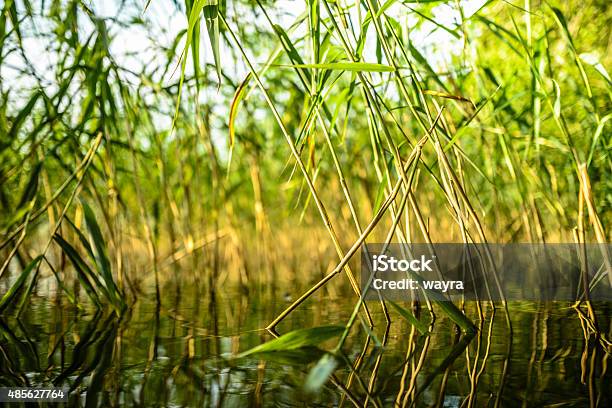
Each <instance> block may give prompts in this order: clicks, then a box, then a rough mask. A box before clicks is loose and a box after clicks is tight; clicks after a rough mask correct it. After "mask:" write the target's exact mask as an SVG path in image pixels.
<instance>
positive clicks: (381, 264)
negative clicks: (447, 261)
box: [372, 255, 433, 272]
mask: <svg viewBox="0 0 612 408" xmlns="http://www.w3.org/2000/svg"><path fill="white" fill-rule="evenodd" d="M432 262H433V259H427V258H426V257H425V255H421V259H397V258H395V257H392V256H387V255H374V256H373V257H372V267H373V268H374V272H387V271H392V272H396V271H400V272H407V271H412V272H425V271H432V269H431V266H430V265H431V263H432Z"/></svg>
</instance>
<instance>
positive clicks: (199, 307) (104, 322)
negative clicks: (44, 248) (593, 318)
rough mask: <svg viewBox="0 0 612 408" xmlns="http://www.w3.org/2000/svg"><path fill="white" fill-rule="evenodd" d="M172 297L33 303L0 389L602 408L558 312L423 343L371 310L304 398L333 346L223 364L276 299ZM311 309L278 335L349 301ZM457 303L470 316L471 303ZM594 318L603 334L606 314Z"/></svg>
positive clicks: (88, 396) (3, 343)
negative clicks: (92, 306)
mask: <svg viewBox="0 0 612 408" xmlns="http://www.w3.org/2000/svg"><path fill="white" fill-rule="evenodd" d="M189 290H194V291H195V293H190V292H189ZM177 293H178V292H177ZM180 293H181V295H179V296H176V297H175V298H172V299H167V300H165V301H164V304H163V306H162V307H160V308H159V307H157V306H156V303H155V302H154V300H149V299H145V298H143V299H141V300H139V301H138V302H137V303H136V304H134V305H133V307H132V308H131V309H129V310H128V311H127V312H126V313H125V314H124V315H123V316H122V317H120V318H117V317H116V316H115V315H114V314H112V313H109V314H106V313H103V312H97V313H88V312H87V311H83V310H77V309H75V308H73V307H71V306H62V305H60V304H58V303H57V302H56V303H51V302H50V301H49V300H47V299H43V298H37V299H33V300H32V304H31V306H30V310H29V311H28V313H24V314H22V316H21V318H20V319H16V318H13V317H4V318H2V319H0V386H43V385H44V386H52V385H54V386H58V387H63V388H66V389H69V390H70V397H69V398H70V400H69V402H68V404H67V405H68V406H87V407H97V406H103V407H108V406H124V405H127V406H147V407H148V406H160V407H162V406H227V407H234V406H254V407H255V406H366V405H367V406H374V407H388V406H398V407H399V406H408V407H411V406H419V407H420V406H428V407H468V406H487V407H498V406H499V407H502V406H512V407H514V406H550V407H553V406H554V407H570V406H591V407H596V406H599V407H607V406H610V404H611V395H610V390H611V389H612V388H611V384H610V377H611V376H610V373H609V370H608V369H607V365H608V360H609V357H610V352H611V351H610V348H608V349H607V350H606V349H605V347H602V344H601V342H600V339H598V338H596V336H592V335H589V334H588V333H587V332H586V331H585V327H584V322H583V321H582V320H581V319H580V318H577V316H576V314H577V312H576V310H574V309H572V308H571V307H569V305H567V304H554V303H548V304H534V303H515V304H511V305H510V307H511V316H512V323H513V328H514V329H513V332H512V335H510V334H509V332H508V329H507V327H506V324H505V322H504V319H503V318H501V317H497V316H496V315H495V312H494V311H493V310H492V309H491V308H490V307H487V306H484V305H483V308H482V318H481V319H480V320H479V321H478V329H479V330H478V331H477V332H476V333H475V334H473V335H466V334H462V333H460V332H459V331H457V330H456V328H455V327H454V325H453V323H452V322H451V321H449V320H448V319H444V318H439V319H438V320H437V321H436V322H435V324H434V325H431V326H430V329H431V331H430V332H429V333H427V334H424V335H423V334H420V333H419V332H418V331H417V330H415V328H414V327H413V326H411V325H409V324H408V323H407V322H406V321H399V320H398V321H395V320H394V322H393V323H392V324H391V325H390V326H389V327H387V328H386V330H385V329H384V328H385V325H384V320H383V319H384V317H383V316H382V315H380V316H375V317H376V318H377V319H376V320H377V322H378V323H377V326H376V330H374V331H370V330H369V329H366V328H364V326H363V325H362V326H359V329H354V330H353V332H352V335H351V336H350V337H349V339H348V341H347V342H346V344H345V347H344V348H343V353H342V354H339V355H335V356H333V357H331V358H332V359H333V360H334V361H333V363H332V364H331V365H328V367H331V372H330V374H329V376H328V380H327V381H326V382H325V383H324V384H323V385H322V386H321V387H320V388H319V389H318V390H316V392H307V391H306V389H305V382H306V379H307V377H308V376H309V373H310V372H311V370H312V369H313V367H314V366H315V365H317V362H318V361H321V360H322V357H323V356H324V355H325V352H324V351H323V350H329V349H331V348H332V346H333V345H334V344H333V342H332V343H329V344H328V342H323V343H322V344H318V345H317V347H312V346H308V347H303V348H298V349H294V350H287V351H283V352H268V353H259V354H255V355H250V356H246V357H242V358H235V357H236V355H237V354H238V353H239V352H241V351H244V350H247V349H250V348H251V347H254V346H256V345H258V344H261V343H262V342H264V341H267V340H269V339H270V338H271V337H270V336H269V335H268V334H267V333H266V332H265V331H261V330H259V329H260V328H261V327H263V326H265V323H266V322H268V321H270V319H271V318H272V317H274V316H275V314H276V313H278V311H280V310H282V308H283V306H284V304H283V303H282V302H281V301H277V302H276V303H274V302H273V301H271V300H270V299H267V298H265V299H264V298H262V297H257V296H247V295H244V294H243V293H242V292H239V291H236V292H232V293H228V294H223V293H217V294H216V297H214V298H213V297H210V296H200V294H199V293H198V292H197V290H195V289H185V290H183V291H181V292H180ZM323 301H325V302H326V305H328V307H327V308H320V307H316V306H317V304H316V303H315V304H313V305H310V307H309V306H306V307H304V308H302V309H300V310H299V311H296V313H295V314H294V315H292V316H291V317H290V318H289V319H288V321H287V322H286V323H283V324H284V325H286V326H285V327H283V330H279V331H281V332H286V331H288V330H294V329H297V328H304V327H314V326H318V325H323V324H328V323H327V322H329V321H346V320H343V319H346V318H347V317H348V315H349V313H350V310H351V308H352V304H351V302H350V301H343V300H341V299H325V298H320V299H318V302H317V303H319V304H320V302H323ZM270 305H272V306H270ZM466 308H467V309H468V313H471V314H472V315H476V314H477V311H476V306H475V304H473V303H472V304H468V305H467V306H466ZM470 308H473V309H474V310H470ZM596 310H598V314H599V316H600V319H599V320H600V325H603V327H602V328H601V329H602V330H605V331H604V332H605V333H608V338H609V333H610V320H609V316H610V306H609V305H608V304H602V305H598V307H597V308H596ZM383 331H384V333H383ZM375 332H376V333H378V335H380V334H382V337H380V338H377V337H376V336H377V335H376V334H375ZM585 338H586V340H585ZM326 378H327V377H326Z"/></svg>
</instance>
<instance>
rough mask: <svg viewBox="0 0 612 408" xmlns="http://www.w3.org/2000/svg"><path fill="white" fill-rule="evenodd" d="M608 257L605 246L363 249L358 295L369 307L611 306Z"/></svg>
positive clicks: (611, 250)
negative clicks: (416, 303)
mask: <svg viewBox="0 0 612 408" xmlns="http://www.w3.org/2000/svg"><path fill="white" fill-rule="evenodd" d="M611 255H612V246H611V245H601V244H586V245H575V244H431V245H430V244H396V243H394V244H366V245H364V246H363V247H362V250H361V261H362V262H361V289H362V291H364V292H365V299H366V300H373V299H379V296H382V297H383V298H384V299H389V300H424V299H425V297H429V298H430V299H434V300H459V299H463V300H493V301H496V300H509V301H511V300H532V301H575V300H579V299H587V298H588V299H590V300H593V301H612V287H611V285H610V282H611V281H612V279H610V276H611V275H610V274H611V273H612V272H611V271H610V265H611V264H612V262H611V259H610V256H611ZM585 288H586V290H585Z"/></svg>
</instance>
